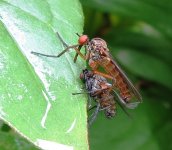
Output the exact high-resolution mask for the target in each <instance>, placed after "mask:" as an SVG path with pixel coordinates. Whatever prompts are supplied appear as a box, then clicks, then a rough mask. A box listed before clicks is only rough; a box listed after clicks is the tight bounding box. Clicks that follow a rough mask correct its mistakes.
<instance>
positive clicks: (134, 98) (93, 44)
mask: <svg viewBox="0 0 172 150" xmlns="http://www.w3.org/2000/svg"><path fill="white" fill-rule="evenodd" d="M57 35H58V37H59V39H60V40H61V42H62V43H63V45H64V46H65V47H66V49H65V50H63V51H62V52H61V53H60V54H58V55H46V54H42V53H37V52H32V53H33V54H36V55H42V56H47V57H60V56H61V55H63V54H64V53H65V52H67V51H68V50H69V49H71V48H73V49H75V51H76V52H77V54H76V55H75V58H74V62H76V60H77V57H78V55H80V56H81V57H82V58H83V59H84V60H88V64H89V66H90V67H91V69H92V71H93V72H94V73H95V74H98V75H100V76H103V77H105V78H108V79H111V80H112V81H113V89H115V90H116V91H118V92H119V94H120V97H121V98H120V100H121V103H123V104H124V105H126V107H130V108H134V107H136V105H138V104H139V103H140V102H142V97H141V95H140V94H139V92H138V91H137V89H136V88H135V87H134V85H133V84H132V82H131V81H130V80H129V79H128V78H127V76H126V75H125V73H124V72H123V70H122V69H121V68H120V67H119V65H118V64H117V62H116V61H115V60H114V59H113V58H112V56H111V55H110V52H109V49H108V47H107V44H106V42H105V41H104V40H103V39H101V38H93V39H91V40H89V38H88V36H87V35H81V36H79V39H78V44H76V45H72V46H68V45H67V44H66V43H65V42H64V41H63V39H62V38H61V36H60V35H59V33H57ZM83 46H84V47H85V50H86V54H84V55H83V54H82V53H81V52H80V50H81V48H82V47H83ZM99 66H100V67H102V68H103V69H104V70H105V71H106V73H102V72H100V71H98V67H99ZM131 102H132V104H131Z"/></svg>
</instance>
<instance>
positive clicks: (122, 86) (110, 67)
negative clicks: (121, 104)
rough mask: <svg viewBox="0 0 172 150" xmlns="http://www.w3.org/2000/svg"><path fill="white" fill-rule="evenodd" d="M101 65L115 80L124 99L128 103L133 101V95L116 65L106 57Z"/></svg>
mask: <svg viewBox="0 0 172 150" xmlns="http://www.w3.org/2000/svg"><path fill="white" fill-rule="evenodd" d="M101 65H102V67H104V69H105V70H106V72H108V73H109V74H110V75H111V76H113V77H114V79H115V80H116V81H115V83H116V86H117V88H118V89H119V91H120V95H121V97H122V99H123V100H125V101H126V102H128V101H129V100H130V99H131V94H130V91H129V88H128V86H127V84H126V83H125V81H124V79H123V77H122V75H121V74H120V71H119V70H118V68H117V67H116V65H115V64H114V63H113V62H112V61H111V60H110V59H109V58H107V57H105V59H103V61H101Z"/></svg>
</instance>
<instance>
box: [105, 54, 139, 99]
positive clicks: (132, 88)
mask: <svg viewBox="0 0 172 150" xmlns="http://www.w3.org/2000/svg"><path fill="white" fill-rule="evenodd" d="M107 55H108V57H110V58H111V61H112V62H113V63H114V65H115V66H116V68H117V69H118V71H119V73H120V74H121V75H122V77H123V79H124V81H125V83H126V84H127V85H128V88H129V90H130V92H131V93H132V95H134V96H135V97H136V99H137V100H138V101H139V102H142V97H141V95H140V93H139V92H138V90H137V89H136V88H135V87H134V85H133V84H132V82H131V81H130V80H129V79H128V77H127V76H126V74H125V73H124V71H123V70H122V69H121V68H120V67H119V65H118V64H117V62H116V61H115V60H114V59H113V57H112V56H111V55H110V54H109V53H108V54H107Z"/></svg>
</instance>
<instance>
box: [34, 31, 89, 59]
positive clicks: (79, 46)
mask: <svg viewBox="0 0 172 150" xmlns="http://www.w3.org/2000/svg"><path fill="white" fill-rule="evenodd" d="M57 36H58V37H59V39H60V41H61V42H62V44H63V46H64V47H66V48H65V49H64V50H63V51H62V52H61V53H59V54H58V55H49V54H43V53H38V52H33V51H32V52H31V54H34V55H38V56H46V57H54V58H57V57H60V56H61V55H63V54H64V53H65V52H67V51H69V49H71V48H73V49H75V51H76V52H77V53H78V55H80V56H81V57H82V58H83V59H84V60H86V57H85V56H84V55H83V54H82V53H81V52H80V49H81V47H82V45H79V44H76V45H72V46H68V45H67V44H66V43H65V42H64V41H63V39H62V38H61V36H60V35H59V33H58V32H57Z"/></svg>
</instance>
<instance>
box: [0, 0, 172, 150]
mask: <svg viewBox="0 0 172 150" xmlns="http://www.w3.org/2000/svg"><path fill="white" fill-rule="evenodd" d="M81 3H82V5H83V10H84V15H85V27H84V33H85V34H87V35H89V37H90V38H93V37H97V36H99V37H101V38H103V39H105V40H106V41H107V44H108V46H109V49H110V51H111V53H112V55H113V56H114V58H115V59H116V60H117V61H118V62H119V63H120V65H121V67H122V68H123V69H124V70H125V72H126V73H127V75H128V76H129V78H130V79H131V80H132V81H133V83H134V84H135V85H136V86H137V87H138V88H139V89H140V92H141V94H142V96H143V103H142V104H140V105H139V107H138V108H137V109H135V110H132V111H129V112H130V114H131V115H132V119H130V118H129V117H127V116H126V115H125V113H124V112H123V111H122V110H121V109H120V107H118V112H117V113H118V114H117V116H116V118H113V119H112V120H108V119H106V118H105V117H104V114H103V113H100V114H99V116H98V118H97V120H96V121H95V123H94V124H93V125H92V127H91V128H90V131H89V139H90V141H89V142H90V149H91V150H104V149H107V150H122V149H126V150H142V149H143V150H145V149H146V150H172V117H171V113H172V108H171V104H172V99H171V93H172V79H171V76H172V69H171V66H172V59H171V57H172V44H171V41H172V1H169V0H164V1H156V0H149V1H148V0H142V1H141V0H131V1H127V0H107V1H105V0H81ZM0 132H1V133H0V139H1V141H2V140H4V142H1V143H3V144H4V145H5V146H4V145H0V149H1V147H3V148H4V147H7V146H10V147H12V146H13V147H14V149H19V147H21V149H22V150H25V149H35V148H33V147H32V146H31V145H30V144H29V143H27V142H26V141H25V140H24V139H22V138H20V137H18V136H17V135H16V134H15V133H14V132H13V131H12V130H11V129H10V128H9V127H8V126H6V125H5V124H3V123H2V122H1V131H0ZM7 139H8V140H7ZM7 141H9V143H10V145H9V144H7V143H8V142H7ZM18 145H20V146H18ZM7 149H8V147H7Z"/></svg>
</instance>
